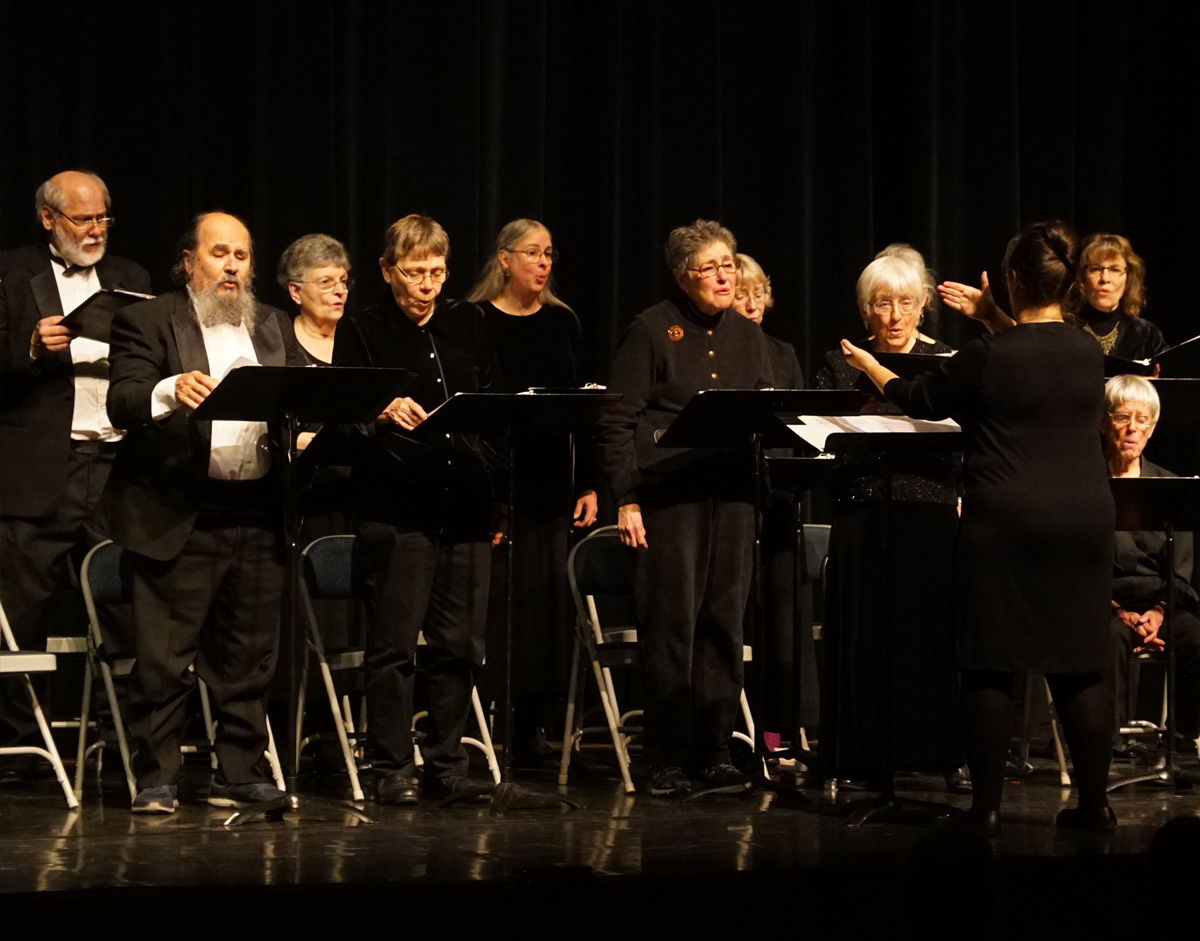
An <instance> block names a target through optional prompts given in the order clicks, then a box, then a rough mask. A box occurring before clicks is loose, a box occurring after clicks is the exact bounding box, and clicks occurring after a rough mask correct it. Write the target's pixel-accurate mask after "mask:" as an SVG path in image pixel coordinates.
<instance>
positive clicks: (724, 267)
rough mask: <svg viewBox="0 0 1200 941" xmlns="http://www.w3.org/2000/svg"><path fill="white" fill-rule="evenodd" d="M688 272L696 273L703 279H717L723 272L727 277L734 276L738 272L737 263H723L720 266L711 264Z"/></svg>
mask: <svg viewBox="0 0 1200 941" xmlns="http://www.w3.org/2000/svg"><path fill="white" fill-rule="evenodd" d="M687 270H688V271H694V272H696V274H697V275H699V276H700V277H701V278H702V279H703V278H713V277H716V274H717V272H718V271H723V272H724V273H725V274H727V275H730V274H733V273H734V272H735V271H737V262H736V261H723V262H721V263H720V264H719V265H714V264H713V263H712V262H709V263H708V264H705V265H701V266H700V267H699V268H688V269H687Z"/></svg>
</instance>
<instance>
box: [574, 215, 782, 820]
mask: <svg viewBox="0 0 1200 941" xmlns="http://www.w3.org/2000/svg"><path fill="white" fill-rule="evenodd" d="M736 254H737V242H736V240H735V239H734V237H733V233H731V232H730V231H729V230H728V229H726V228H724V227H723V226H721V225H719V224H718V223H716V222H710V221H708V220H703V219H700V220H697V221H696V222H694V223H692V224H691V225H688V226H681V227H680V228H677V229H675V230H674V231H672V232H671V235H670V237H669V238H668V239H667V244H666V259H667V265H668V267H669V268H670V269H671V272H672V274H673V275H674V278H675V284H676V285H677V287H678V288H679V290H678V291H677V292H676V293H675V294H674V295H673V296H672V297H670V298H669V299H667V300H665V301H663V302H661V303H659V304H655V305H654V306H653V307H651V308H650V309H649V310H646V311H644V312H643V313H642V314H641V315H640V316H639V317H638V318H637V319H636V320H634V322H633V323H632V325H630V327H629V329H628V330H627V331H626V333H625V336H624V338H623V339H622V341H621V345H620V348H619V349H618V350H617V355H616V358H615V360H614V362H613V368H612V379H611V380H610V382H609V385H608V390H609V391H610V392H619V393H621V395H622V399H621V401H620V402H618V403H617V404H616V405H615V406H614V407H613V408H612V409H611V410H610V411H608V412H607V413H605V415H604V416H603V417H602V418H601V419H600V422H599V425H598V433H597V437H598V439H599V442H600V447H601V452H602V461H603V465H604V469H605V472H606V473H607V474H608V479H609V483H610V484H611V486H612V493H613V496H614V497H615V499H616V502H617V505H618V515H617V525H618V527H619V529H620V534H621V540H622V542H624V543H625V545H627V546H629V547H630V548H634V549H639V550H642V551H641V552H639V559H638V566H637V576H636V584H635V593H636V597H637V605H638V612H639V638H638V639H639V644H640V648H641V656H642V662H643V664H644V667H645V683H644V689H645V720H646V734H645V750H646V763H647V765H648V766H649V779H650V780H649V792H650V793H651V794H653V795H655V796H659V797H667V796H672V795H679V794H685V793H687V792H688V791H690V790H692V789H693V787H698V788H702V789H704V790H708V791H718V792H726V791H728V792H734V791H740V790H744V789H745V788H746V787H748V786H749V781H748V779H747V778H746V776H745V775H744V774H743V773H742V772H741V771H739V770H738V769H737V768H735V767H734V766H733V765H732V764H731V763H730V758H729V742H730V738H731V736H732V734H733V725H734V719H735V717H736V715H737V706H738V699H739V697H740V695H741V689H742V617H743V614H744V612H745V610H746V601H747V597H748V595H749V591H750V573H751V570H752V551H753V544H754V508H753V497H754V464H753V455H752V453H751V452H750V451H749V450H748V448H742V449H739V450H734V449H727V450H721V451H713V450H711V449H688V448H660V447H657V442H658V440H659V438H660V437H661V436H662V434H663V432H664V431H665V430H666V429H667V428H668V427H669V426H670V425H671V423H672V422H673V421H674V420H675V418H676V416H678V414H679V413H680V412H681V411H682V410H683V408H684V406H685V405H687V403H688V400H690V399H691V398H692V396H693V395H695V394H696V393H698V392H700V391H702V390H706V389H755V388H765V387H767V386H769V385H771V371H770V364H769V362H768V360H767V350H766V344H765V343H764V342H763V338H762V331H761V330H759V329H758V327H757V326H756V325H755V324H754V323H752V322H751V321H749V320H747V319H746V318H744V317H742V316H741V315H739V314H738V313H737V312H736V311H733V310H731V309H730V305H731V304H732V303H733V293H734V288H735V287H736V285H737V261H736ZM693 782H694V783H693Z"/></svg>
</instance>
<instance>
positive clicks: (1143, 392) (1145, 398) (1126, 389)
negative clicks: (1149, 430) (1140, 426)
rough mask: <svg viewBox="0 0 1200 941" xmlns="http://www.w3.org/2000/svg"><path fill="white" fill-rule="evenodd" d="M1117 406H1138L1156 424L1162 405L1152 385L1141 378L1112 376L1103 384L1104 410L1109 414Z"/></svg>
mask: <svg viewBox="0 0 1200 941" xmlns="http://www.w3.org/2000/svg"><path fill="white" fill-rule="evenodd" d="M1118 405H1140V406H1141V407H1142V408H1144V409H1146V410H1147V411H1148V412H1149V413H1150V420H1151V421H1154V422H1157V421H1158V413H1159V411H1160V410H1161V408H1162V403H1161V402H1160V401H1159V399H1158V390H1157V389H1156V388H1154V383H1153V382H1150V381H1149V380H1147V379H1143V378H1142V377H1141V376H1131V375H1124V376H1113V377H1112V378H1111V379H1109V380H1108V382H1106V383H1104V410H1105V411H1106V412H1109V413H1111V412H1112V411H1113V410H1114V409H1115V408H1116V407H1117V406H1118Z"/></svg>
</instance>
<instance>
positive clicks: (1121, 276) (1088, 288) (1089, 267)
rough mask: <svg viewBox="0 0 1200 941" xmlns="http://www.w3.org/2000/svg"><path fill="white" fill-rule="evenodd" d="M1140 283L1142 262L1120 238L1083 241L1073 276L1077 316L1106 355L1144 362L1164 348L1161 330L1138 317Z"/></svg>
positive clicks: (1101, 235)
mask: <svg viewBox="0 0 1200 941" xmlns="http://www.w3.org/2000/svg"><path fill="white" fill-rule="evenodd" d="M1145 278H1146V265H1145V262H1143V261H1142V259H1141V258H1140V257H1138V254H1137V252H1135V251H1134V250H1133V246H1132V245H1130V244H1129V239H1127V238H1125V237H1124V236H1123V235H1110V234H1107V233H1103V232H1098V233H1096V234H1095V235H1089V236H1088V237H1087V238H1086V239H1084V242H1083V245H1082V247H1081V248H1080V250H1079V269H1078V271H1077V272H1076V275H1075V290H1076V292H1077V294H1078V295H1079V298H1080V306H1079V308H1078V310H1077V313H1078V315H1079V317H1080V318H1081V319H1082V320H1083V323H1084V327H1083V328H1084V330H1086V331H1087V332H1088V333H1090V334H1091V335H1092V336H1094V337H1095V338H1096V340H1097V341H1098V342H1099V344H1100V347H1101V349H1103V350H1104V354H1105V355H1106V356H1119V357H1121V358H1122V359H1149V358H1150V357H1151V356H1154V355H1156V354H1158V353H1161V352H1162V351H1163V350H1165V349H1166V348H1167V341H1166V340H1164V339H1163V335H1162V331H1160V330H1159V329H1158V327H1156V326H1154V324H1152V323H1150V322H1149V321H1148V320H1143V319H1142V318H1141V312H1142V306H1143V304H1144V303H1145V300H1146V295H1145Z"/></svg>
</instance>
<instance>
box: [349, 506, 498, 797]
mask: <svg viewBox="0 0 1200 941" xmlns="http://www.w3.org/2000/svg"><path fill="white" fill-rule="evenodd" d="M490 552H491V547H490V546H489V544H488V543H487V542H486V541H481V540H467V539H442V538H439V537H436V536H430V535H428V534H426V533H423V532H419V531H415V530H408V529H401V528H398V527H396V526H392V525H389V524H387V523H379V522H373V521H362V522H361V523H360V524H359V534H358V539H356V540H355V543H354V553H355V558H354V572H355V579H356V582H357V590H358V592H359V595H360V597H361V598H362V599H363V605H364V607H365V609H366V615H367V658H366V660H367V663H366V666H367V715H368V723H367V735H368V740H369V745H370V748H371V754H372V761H373V764H374V766H375V767H376V768H378V769H380V770H382V771H403V772H406V773H409V774H411V773H412V772H413V770H414V762H413V737H412V717H413V689H414V683H415V678H416V672H417V656H416V654H417V634H418V633H419V632H423V633H424V635H425V643H426V647H425V649H424V650H423V651H422V654H421V671H422V672H423V673H424V675H425V687H426V695H427V697H428V706H429V726H428V731H427V732H426V735H425V740H424V744H423V745H422V748H421V754H422V757H423V758H424V760H425V774H426V776H427V777H438V778H445V777H448V776H450V775H457V774H465V773H466V770H467V753H466V750H465V749H464V748H463V745H462V737H463V733H464V731H465V729H466V726H467V721H468V719H469V718H470V713H471V688H472V687H473V686H474V685H475V680H476V678H477V677H478V675H479V670H480V668H481V667H482V666H483V653H484V622H485V619H486V617H487V595H488V582H489V580H490V571H491V555H490Z"/></svg>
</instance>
